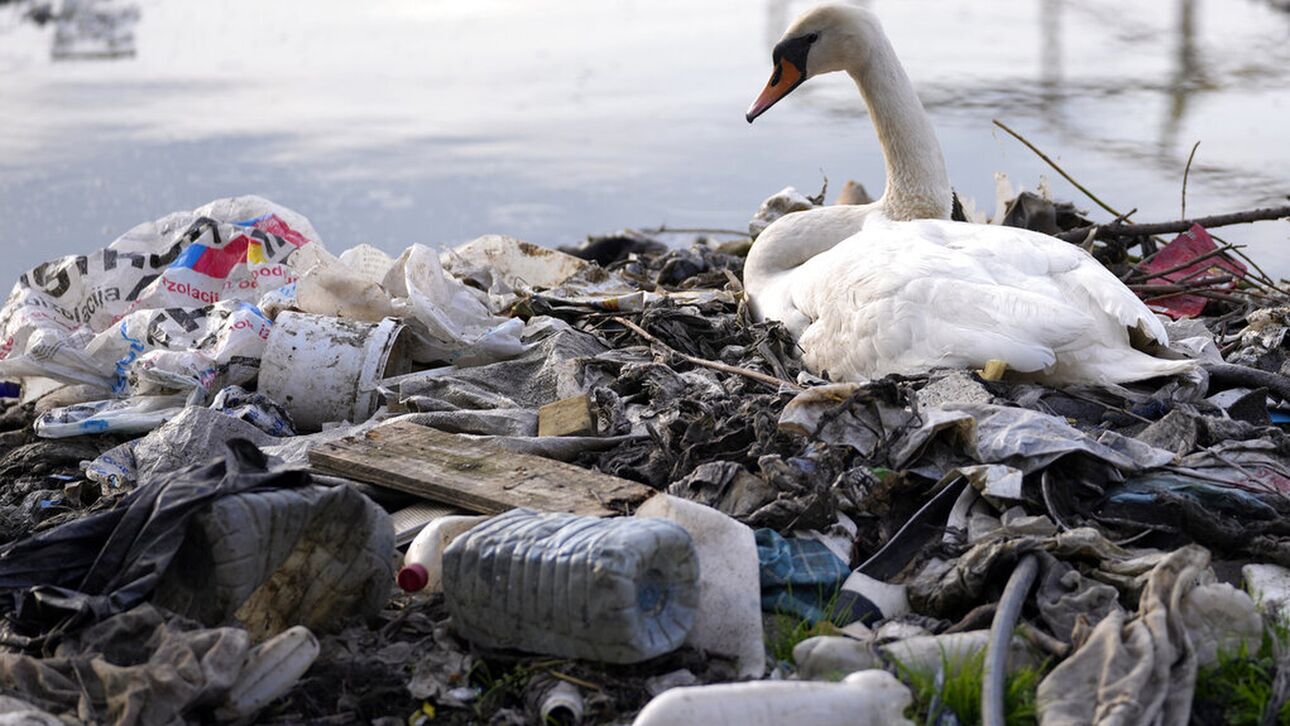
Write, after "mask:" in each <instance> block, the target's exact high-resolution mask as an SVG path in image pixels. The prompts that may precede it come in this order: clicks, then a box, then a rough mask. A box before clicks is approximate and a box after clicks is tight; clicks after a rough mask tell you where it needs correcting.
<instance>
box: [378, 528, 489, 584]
mask: <svg viewBox="0 0 1290 726" xmlns="http://www.w3.org/2000/svg"><path fill="white" fill-rule="evenodd" d="M486 519H488V517H487V516H476V517H472V516H468V515H449V516H446V517H439V518H437V519H434V520H431V521H430V523H429V524H427V525H426V526H425V528H424V529H422V530H421V531H420V532H419V533H418V534H417V536H416V539H413V540H412V544H410V545H408V551H407V554H405V555H403V567H402V568H400V569H399V574H398V575H397V576H396V579H397V580H398V583H399V587H401V588H403V590H404V591H405V592H417V591H418V590H425V591H427V592H439V591H441V590H442V589H443V551H444V550H445V549H447V547H448V545H450V544H452V541H453V540H454V539H456V538H457V535H459V534H461V533H462V532H465V531H466V530H468V529H470V528H471V527H474V526H475V525H477V524H479V523H480V522H483V521H484V520H486Z"/></svg>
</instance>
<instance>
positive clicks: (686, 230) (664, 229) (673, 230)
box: [640, 225, 748, 237]
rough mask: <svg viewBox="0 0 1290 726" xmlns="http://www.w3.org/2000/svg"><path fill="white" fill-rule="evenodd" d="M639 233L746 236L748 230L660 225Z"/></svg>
mask: <svg viewBox="0 0 1290 726" xmlns="http://www.w3.org/2000/svg"><path fill="white" fill-rule="evenodd" d="M640 232H641V234H730V235H736V236H739V237H747V236H748V230H744V231H742V232H741V231H739V230H737V229H720V228H717V227H668V226H667V225H660V226H658V227H655V228H654V229H642V230H640Z"/></svg>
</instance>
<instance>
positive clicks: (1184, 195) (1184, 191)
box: [1178, 139, 1200, 219]
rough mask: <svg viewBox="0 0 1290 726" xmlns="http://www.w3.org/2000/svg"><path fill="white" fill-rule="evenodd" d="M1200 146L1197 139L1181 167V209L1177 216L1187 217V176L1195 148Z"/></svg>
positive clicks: (1194, 154) (1194, 155) (1189, 172)
mask: <svg viewBox="0 0 1290 726" xmlns="http://www.w3.org/2000/svg"><path fill="white" fill-rule="evenodd" d="M1199 148H1200V140H1199V139H1198V140H1197V141H1196V143H1195V144H1194V145H1192V147H1191V153H1190V154H1188V155H1187V166H1186V167H1185V168H1183V186H1182V210H1181V211H1180V212H1179V213H1178V216H1179V217H1182V218H1183V219H1186V218H1187V177H1188V175H1190V174H1191V160H1192V159H1195V158H1196V149H1199Z"/></svg>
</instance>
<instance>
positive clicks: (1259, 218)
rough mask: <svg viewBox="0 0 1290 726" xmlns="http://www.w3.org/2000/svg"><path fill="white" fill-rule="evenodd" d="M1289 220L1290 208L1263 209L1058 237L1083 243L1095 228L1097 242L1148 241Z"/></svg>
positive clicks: (1117, 226)
mask: <svg viewBox="0 0 1290 726" xmlns="http://www.w3.org/2000/svg"><path fill="white" fill-rule="evenodd" d="M1284 217H1290V205H1286V206H1281V207H1263V208H1261V209H1249V210H1246V211H1244V212H1229V213H1227V214H1212V215H1210V216H1208V217H1194V218H1192V219H1178V220H1174V221H1172V222H1148V223H1141V224H1140V223H1136V222H1131V223H1124V224H1103V225H1089V226H1088V227H1076V228H1075V229H1070V230H1067V231H1065V232H1062V233H1061V234H1059V235H1057V236H1058V237H1059V238H1061V239H1063V240H1065V241H1067V242H1078V241H1080V240H1082V239H1084V235H1086V234H1088V230H1089V229H1091V228H1092V227H1094V226H1096V227H1097V236H1098V239H1111V238H1115V237H1139V236H1141V237H1150V236H1151V235H1155V234H1168V233H1170V232H1186V231H1187V230H1189V229H1191V228H1192V225H1194V224H1199V225H1200V226H1202V227H1204V228H1206V229H1210V228H1212V227H1226V226H1228V225H1232V224H1249V223H1250V222H1263V221H1267V220H1270V219H1282V218H1284Z"/></svg>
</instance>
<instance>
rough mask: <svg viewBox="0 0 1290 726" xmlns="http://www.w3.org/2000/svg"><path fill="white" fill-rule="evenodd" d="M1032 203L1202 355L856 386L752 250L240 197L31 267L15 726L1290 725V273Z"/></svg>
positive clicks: (5, 608)
mask: <svg viewBox="0 0 1290 726" xmlns="http://www.w3.org/2000/svg"><path fill="white" fill-rule="evenodd" d="M819 201H820V200H811V199H808V198H806V197H804V196H802V195H800V194H797V193H796V192H793V191H791V190H785V192H782V193H780V194H779V195H776V196H775V197H773V198H772V199H771V200H768V202H767V204H766V205H764V206H763V208H762V209H761V210H760V211H759V212H758V215H757V217H756V218H755V219H754V222H753V225H752V229H753V231H754V234H755V232H756V231H757V230H759V229H761V228H764V227H765V225H766V224H768V223H769V222H770V221H772V220H773V219H774V218H775V217H776V216H778V215H780V214H785V213H793V212H794V211H797V210H801V209H808V208H811V207H813V206H815V205H817V204H818V203H819ZM1004 211H1005V212H1006V214H1004V215H1001V216H1000V220H1001V221H1003V222H1004V223H1008V224H1015V225H1018V226H1027V227H1030V228H1033V229H1038V230H1040V231H1044V232H1048V233H1051V234H1058V235H1062V234H1065V235H1067V236H1068V237H1071V238H1072V239H1074V238H1076V237H1078V241H1077V243H1081V244H1085V245H1086V247H1088V248H1090V249H1092V250H1093V251H1094V252H1095V254H1097V255H1098V256H1099V258H1101V259H1103V261H1104V262H1105V263H1106V264H1107V265H1108V266H1110V267H1111V268H1112V269H1113V270H1115V271H1116V272H1117V273H1119V274H1121V277H1122V279H1125V280H1128V281H1130V282H1131V283H1133V284H1134V285H1136V286H1137V287H1135V289H1137V290H1138V291H1139V293H1140V294H1142V295H1143V296H1144V297H1148V298H1150V299H1149V303H1151V304H1152V305H1153V307H1154V308H1155V309H1157V310H1158V311H1160V312H1161V313H1162V314H1163V315H1165V316H1167V319H1168V323H1167V327H1168V330H1169V334H1170V338H1171V347H1173V348H1174V349H1175V350H1177V351H1178V352H1180V353H1183V354H1185V355H1188V356H1190V357H1194V358H1198V359H1201V360H1202V361H1206V362H1207V363H1212V364H1214V365H1213V366H1209V367H1207V368H1200V369H1198V370H1197V371H1196V373H1195V374H1194V375H1192V376H1190V377H1186V378H1175V379H1169V380H1158V381H1154V382H1149V383H1144V384H1134V385H1129V386H1067V387H1063V388H1053V387H1049V386H1044V385H1039V384H1036V383H1032V382H1026V381H1023V380H1013V379H1011V378H1010V377H1009V376H1007V375H1006V374H1004V375H999V371H991V370H984V371H965V370H929V371H926V372H925V373H923V374H920V375H917V376H890V377H887V378H884V379H881V380H876V381H871V382H868V383H863V384H858V383H832V382H829V381H826V380H822V379H819V378H816V377H815V376H813V375H811V374H810V373H809V372H806V371H804V370H803V369H802V366H801V364H800V362H799V360H798V358H797V355H796V353H795V349H794V344H793V341H792V339H791V338H790V337H789V336H788V334H787V333H786V332H785V331H784V329H783V328H782V327H781V326H779V325H778V324H775V323H754V322H753V321H752V320H751V319H750V317H749V315H748V312H747V308H746V306H745V304H744V300H743V290H742V287H741V284H740V275H741V269H742V264H743V256H744V255H745V254H746V252H747V250H748V248H749V243H750V239H748V238H744V239H735V240H733V241H731V242H727V243H724V244H718V243H716V242H715V241H711V240H708V239H701V240H699V241H697V242H696V243H695V244H694V245H692V246H690V247H688V248H675V247H669V246H667V245H664V244H662V243H660V242H659V240H658V239H656V238H654V237H652V236H650V235H647V234H643V233H640V232H635V231H624V232H621V233H617V234H614V235H609V236H606V237H602V238H597V239H593V240H590V241H589V242H588V243H587V245H585V246H584V247H581V248H578V249H572V250H566V251H557V250H552V249H546V248H542V247H537V246H535V245H531V244H528V243H525V242H522V241H519V240H516V239H513V238H509V237H503V236H486V237H481V238H479V239H477V240H474V241H473V242H470V243H468V244H466V245H462V246H460V247H457V248H454V249H449V250H446V251H437V250H432V249H430V248H428V247H425V246H423V245H414V246H412V247H410V248H408V249H407V250H406V251H404V252H403V253H402V254H401V255H400V256H399V257H397V258H391V257H390V256H388V255H386V254H384V253H383V252H381V251H379V250H377V249H375V248H372V247H369V246H366V245H360V246H358V247H355V248H352V249H349V250H346V251H345V252H343V253H342V254H340V255H334V254H332V253H331V252H329V251H328V250H327V249H326V248H325V247H324V245H323V242H322V241H321V239H320V238H319V236H318V234H317V232H316V231H315V230H314V229H313V227H312V226H311V225H310V224H309V222H308V220H307V219H305V218H304V217H302V216H300V215H299V214H296V213H295V212H293V211H291V210H288V209H285V208H283V207H280V206H278V205H275V204H273V203H271V202H269V201H267V200H264V199H260V198H257V197H238V198H233V199H225V200H220V201H217V202H213V203H211V204H208V205H206V206H204V207H201V208H199V209H197V210H194V211H192V212H181V213H176V214H172V215H169V216H166V217H163V218H161V219H159V220H156V221H154V222H149V223H146V224H142V225H140V226H138V227H136V228H134V229H132V230H130V231H129V232H127V233H126V234H124V235H122V236H121V237H120V238H119V239H117V240H116V241H115V242H113V243H112V244H111V245H109V246H108V247H106V248H103V249H100V250H97V251H95V252H93V253H90V254H87V255H80V256H73V257H65V258H62V259H59V260H54V261H52V262H49V263H46V264H43V265H40V266H38V267H36V268H34V269H32V270H30V271H28V272H26V273H25V274H23V275H22V276H21V278H20V279H19V281H18V283H17V285H16V286H15V287H14V289H13V292H12V293H11V295H10V296H9V298H8V300H7V302H6V303H5V306H4V308H3V310H0V381H5V383H0V386H2V387H3V388H2V389H0V394H3V395H4V396H5V397H6V398H5V399H4V401H5V402H4V404H3V413H0V432H2V433H0V615H3V625H2V627H0V673H3V676H4V677H3V678H0V713H6V714H19V715H20V717H21V718H25V719H27V721H30V722H32V723H51V724H52V723H64V722H95V723H98V722H104V723H106V722H111V723H153V722H172V721H176V720H203V721H214V722H250V721H251V720H254V721H255V722H257V723H298V722H302V721H309V722H328V723H330V722H335V723H350V722H354V721H372V722H380V723H384V724H395V723H400V724H402V723H412V724H417V723H481V722H488V723H516V724H522V723H534V722H545V721H548V720H550V721H555V722H559V723H635V724H641V725H645V724H651V725H652V724H664V723H695V722H700V721H701V720H706V721H709V722H711V723H741V722H752V723H785V722H789V720H790V719H792V720H794V721H797V722H804V723H811V724H814V723H821V724H822V723H834V722H839V721H838V719H839V718H843V719H845V720H846V722H848V723H856V722H859V723H866V724H887V723H911V722H913V721H918V722H927V723H938V724H949V723H972V722H977V721H984V722H986V723H1005V722H1007V723H1029V722H1036V721H1037V722H1041V723H1050V724H1065V723H1088V722H1094V721H1099V722H1100V721H1107V722H1111V721H1115V722H1125V723H1146V722H1152V723H1157V722H1158V723H1185V722H1187V721H1188V719H1189V718H1195V719H1202V720H1203V719H1213V718H1219V719H1220V720H1221V719H1222V718H1226V717H1228V716H1230V715H1231V714H1234V713H1247V712H1248V713H1255V716H1252V717H1251V718H1252V719H1254V720H1258V719H1261V718H1263V717H1264V716H1265V715H1266V716H1267V717H1268V718H1271V719H1274V720H1275V719H1277V718H1282V719H1284V718H1285V717H1287V716H1290V707H1288V706H1287V703H1290V661H1287V660H1286V656H1285V654H1286V653H1287V652H1290V649H1287V646H1288V645H1290V640H1288V639H1290V636H1287V632H1290V631H1287V628H1286V625H1285V623H1286V621H1285V619H1284V614H1283V612H1282V611H1283V608H1284V607H1285V605H1286V603H1290V569H1287V568H1290V524H1287V522H1290V436H1288V435H1287V433H1286V431H1285V429H1284V428H1283V426H1284V425H1285V424H1286V423H1288V422H1290V401H1287V399H1286V394H1285V391H1287V390H1288V387H1287V386H1286V385H1285V382H1284V381H1285V374H1286V370H1287V366H1290V362H1287V351H1288V350H1290V340H1287V331H1288V330H1290V295H1287V294H1286V293H1285V292H1283V291H1282V290H1281V289H1280V287H1279V283H1278V282H1276V281H1273V280H1271V279H1269V278H1267V277H1266V276H1264V275H1262V273H1261V272H1258V271H1257V268H1256V266H1254V265H1253V264H1252V263H1249V264H1247V263H1245V262H1242V261H1240V260H1238V259H1236V258H1235V257H1233V256H1232V250H1231V249H1230V246H1228V245H1224V246H1222V247H1220V246H1219V245H1218V244H1216V243H1215V241H1214V239H1213V238H1212V236H1211V235H1210V234H1209V232H1208V231H1207V230H1206V229H1205V228H1204V227H1202V226H1199V225H1197V226H1192V227H1191V228H1190V229H1189V230H1188V231H1186V232H1184V233H1183V234H1182V235H1181V236H1179V237H1178V238H1177V239H1176V240H1173V241H1169V242H1167V243H1164V241H1163V240H1160V241H1158V242H1152V241H1151V238H1150V237H1149V236H1147V235H1145V234H1141V235H1135V234H1134V232H1133V230H1132V229H1130V227H1132V225H1124V224H1119V226H1118V227H1116V226H1115V225H1110V226H1108V228H1111V229H1112V231H1113V232H1115V234H1108V233H1105V232H1102V231H1100V230H1099V229H1098V228H1096V227H1093V226H1092V225H1091V224H1090V223H1089V221H1088V220H1087V219H1084V218H1083V217H1082V216H1081V215H1080V214H1079V213H1077V212H1076V211H1075V210H1074V209H1073V207H1071V206H1070V205H1062V204H1054V203H1053V202H1051V201H1050V200H1048V199H1047V198H1045V197H1044V196H1043V195H1042V194H1041V195H1035V194H1022V195H1020V196H1016V197H1014V198H1012V199H1011V200H1010V201H1009V203H1008V205H1007V206H1006V209H1005V210H1004ZM1162 243H1163V244H1162ZM1153 245H1156V246H1153ZM1135 246H1136V247H1141V250H1142V251H1143V252H1144V253H1145V254H1144V255H1142V256H1135V255H1134V254H1132V250H1133V249H1134V248H1135ZM1142 257H1145V258H1146V259H1145V260H1144V259H1142ZM1161 280H1164V282H1161ZM1198 280H1199V281H1201V282H1202V283H1203V284H1200V283H1197V281H1198ZM1234 364H1239V365H1234ZM1238 681H1239V682H1241V683H1244V684H1246V685H1249V684H1250V683H1256V684H1258V688H1235V687H1229V686H1230V684H1232V683H1236V682H1238ZM1252 692H1253V693H1256V695H1257V698H1254V700H1256V701H1257V702H1253V701H1251V699H1250V697H1249V696H1248V694H1250V693H1252ZM983 693H985V694H990V693H995V694H996V695H997V699H995V698H994V697H991V696H987V697H985V698H983V697H982V694H983ZM1241 699H1245V701H1242V700H1241ZM1246 701H1249V702H1246ZM1000 704H1001V705H1002V708H1003V710H1002V711H1000V710H999V709H1000ZM1242 709H1244V711H1242ZM911 719H912V721H911ZM1215 722H1218V721H1215ZM1268 722H1271V721H1268Z"/></svg>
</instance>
